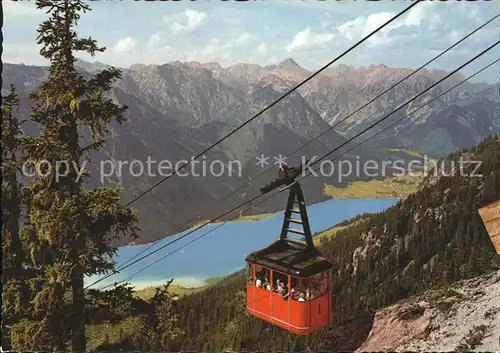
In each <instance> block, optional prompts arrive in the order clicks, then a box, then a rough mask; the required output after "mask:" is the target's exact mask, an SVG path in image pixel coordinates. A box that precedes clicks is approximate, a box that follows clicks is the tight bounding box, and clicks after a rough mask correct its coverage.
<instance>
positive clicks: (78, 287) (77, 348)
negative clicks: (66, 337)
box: [71, 266, 86, 353]
mask: <svg viewBox="0 0 500 353" xmlns="http://www.w3.org/2000/svg"><path fill="white" fill-rule="evenodd" d="M71 286H72V290H73V312H72V316H73V318H74V320H72V321H73V330H72V334H71V349H72V351H73V352H79V353H84V352H85V346H86V337H85V292H84V290H83V287H84V281H83V272H82V271H81V269H80V267H79V266H77V268H75V270H74V271H73V273H72V278H71Z"/></svg>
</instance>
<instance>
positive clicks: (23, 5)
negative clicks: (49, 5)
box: [2, 1, 46, 18]
mask: <svg viewBox="0 0 500 353" xmlns="http://www.w3.org/2000/svg"><path fill="white" fill-rule="evenodd" d="M2 8H3V12H4V14H5V17H7V18H12V17H14V16H16V17H24V16H46V14H45V11H44V10H39V9H37V8H36V5H35V2H34V1H22V2H21V1H2Z"/></svg>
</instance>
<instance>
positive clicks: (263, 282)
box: [255, 265, 271, 290]
mask: <svg viewBox="0 0 500 353" xmlns="http://www.w3.org/2000/svg"><path fill="white" fill-rule="evenodd" d="M255 277H256V279H255V286H256V287H257V288H263V289H267V290H271V285H270V284H271V283H270V281H269V278H270V273H269V269H268V268H265V267H262V266H258V265H256V266H255Z"/></svg>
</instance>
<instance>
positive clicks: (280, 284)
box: [273, 271, 290, 300]
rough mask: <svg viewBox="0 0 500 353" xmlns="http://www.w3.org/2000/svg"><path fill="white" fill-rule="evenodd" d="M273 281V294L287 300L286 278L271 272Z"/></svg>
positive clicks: (283, 275)
mask: <svg viewBox="0 0 500 353" xmlns="http://www.w3.org/2000/svg"><path fill="white" fill-rule="evenodd" d="M273 281H274V283H273V289H274V292H276V293H278V294H279V295H281V297H282V298H283V299H285V300H286V299H288V297H289V294H290V293H289V289H288V276H287V275H285V274H283V273H279V272H276V271H273Z"/></svg>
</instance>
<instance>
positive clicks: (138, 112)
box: [2, 59, 500, 245]
mask: <svg viewBox="0 0 500 353" xmlns="http://www.w3.org/2000/svg"><path fill="white" fill-rule="evenodd" d="M76 65H77V66H78V67H79V69H80V70H81V71H82V73H84V74H90V73H93V72H95V71H96V70H101V69H103V68H106V67H107V65H104V64H100V63H88V62H84V61H81V60H79V61H77V63H76ZM410 72H411V69H405V68H391V67H387V66H385V65H372V66H368V67H360V68H355V67H351V66H347V65H343V64H341V65H337V66H332V67H331V68H329V69H327V70H325V71H324V72H323V73H322V74H321V75H319V76H318V77H316V78H314V79H312V80H310V81H309V82H307V83H306V84H304V85H303V86H301V87H300V88H299V89H298V90H296V91H295V92H294V93H292V94H290V95H289V96H288V97H286V98H284V99H283V100H281V101H280V102H279V103H277V104H276V105H275V106H273V107H272V108H270V109H268V110H267V111H266V112H265V113H263V114H262V115H261V116H260V117H258V118H257V119H255V120H254V121H252V122H251V123H249V124H247V125H246V126H244V127H243V128H241V129H239V131H237V132H236V133H235V134H234V135H232V136H230V137H228V138H227V139H224V141H222V142H221V143H220V144H218V145H217V146H216V147H215V148H213V149H211V150H210V151H208V152H207V153H205V154H204V155H203V157H202V158H200V160H205V161H206V163H207V166H210V164H211V163H212V162H213V161H215V160H219V161H221V162H222V163H223V164H224V173H223V175H222V176H214V175H210V173H208V174H207V175H206V176H203V177H199V176H198V177H197V176H195V175H194V174H193V170H194V173H200V172H203V168H202V167H200V166H199V165H198V166H197V167H195V168H193V167H192V166H193V164H192V165H190V166H187V167H186V171H187V172H188V173H189V174H190V175H188V176H182V177H181V176H172V177H171V180H168V181H165V182H164V183H162V184H161V185H159V186H158V187H156V188H154V189H153V190H152V191H151V192H149V193H147V194H146V195H145V196H144V197H142V198H140V199H139V200H137V202H135V203H134V204H133V206H134V207H136V208H137V209H138V214H139V219H140V227H141V229H142V233H141V238H140V239H139V240H138V242H139V243H144V242H148V241H152V240H155V239H158V238H162V237H164V236H166V235H168V234H173V233H177V232H180V231H182V230H184V229H186V228H187V227H188V226H189V225H192V224H194V223H196V222H198V221H200V220H206V219H211V218H213V217H215V216H218V215H219V214H221V213H223V212H224V211H226V210H228V209H230V208H232V207H234V206H236V205H238V204H239V203H241V202H243V201H245V200H248V199H249V198H251V197H253V196H254V195H256V194H258V192H259V188H260V187H262V186H263V185H264V184H267V183H268V182H269V181H271V180H273V179H275V178H276V176H277V170H276V167H273V166H272V164H273V163H274V161H275V160H273V157H278V156H279V154H281V155H283V156H286V155H288V154H290V153H291V152H293V151H295V150H296V149H298V148H299V147H301V146H302V145H304V144H305V143H306V142H307V141H310V140H312V139H313V138H315V137H316V136H318V135H319V134H320V133H322V132H323V131H325V130H327V129H328V128H330V127H332V126H333V125H336V126H335V128H334V129H332V131H330V132H329V133H327V134H325V135H324V136H322V137H321V138H319V139H318V140H317V141H315V142H313V143H311V144H310V145H308V146H307V147H306V148H304V149H303V150H301V151H300V152H298V153H296V155H295V157H294V158H288V159H287V160H286V161H287V162H288V163H289V164H297V163H299V162H300V161H303V160H304V159H310V158H313V157H314V156H321V155H323V154H324V153H326V152H328V151H331V150H333V149H335V148H336V147H338V146H339V145H341V144H343V143H345V142H346V141H347V139H349V138H350V137H351V136H354V135H355V134H357V133H358V132H360V131H361V130H362V129H363V128H365V127H366V126H367V125H369V124H371V123H373V122H375V121H376V120H378V119H380V118H382V117H383V116H384V115H386V114H388V113H390V112H391V111H392V110H393V109H394V108H396V107H398V106H399V105H401V104H402V103H404V102H405V101H407V100H408V99H410V98H412V97H413V96H415V95H416V94H418V93H419V92H420V91H422V90H423V89H425V88H426V87H428V86H430V85H431V84H433V83H434V82H436V81H437V80H439V79H440V78H441V77H443V76H444V75H445V74H446V72H444V71H442V70H427V69H424V70H421V71H420V72H418V73H417V74H415V75H413V76H412V77H411V78H409V79H408V80H405V81H404V82H403V83H402V84H400V85H399V86H398V87H397V88H396V89H394V90H391V91H390V92H388V93H387V94H385V95H384V96H382V97H381V98H380V99H378V100H377V101H375V102H374V103H373V104H370V105H369V106H368V107H367V108H365V109H363V110H362V111H361V112H359V113H357V114H354V115H353V116H351V117H349V118H348V119H347V120H346V121H345V122H343V123H341V124H339V121H340V120H341V119H344V117H346V116H347V115H348V114H349V113H351V112H353V111H354V110H356V109H357V108H358V107H359V106H361V105H362V104H364V103H365V102H367V101H369V100H370V99H372V98H373V97H375V96H376V95H377V94H379V93H381V92H383V91H384V90H386V89H387V88H389V87H390V86H391V85H393V84H394V83H396V82H397V81H398V80H400V79H401V78H403V77H405V76H406V75H408V74H409V73H410ZM47 74H48V68H47V67H37V66H25V65H17V64H4V66H3V73H2V79H3V84H2V94H4V93H5V90H6V89H8V85H9V84H13V85H14V87H15V88H16V90H17V93H18V94H19V96H20V99H21V104H20V111H19V112H20V113H19V114H20V115H22V116H23V117H24V118H26V117H28V114H29V106H30V102H29V101H28V99H27V98H26V94H27V92H29V91H31V90H33V89H34V88H36V87H37V85H38V84H39V83H40V82H41V81H42V80H43V79H44V78H46V77H47ZM310 74H312V72H309V71H307V70H305V69H304V68H302V67H300V66H299V65H298V64H297V63H296V62H295V61H294V60H293V59H287V60H285V61H283V62H281V63H279V64H277V65H269V66H259V65H253V64H236V65H233V66H230V67H227V68H223V67H222V66H221V65H219V64H218V63H198V62H187V63H181V62H171V63H167V64H164V65H142V64H137V65H132V66H131V67H130V68H127V69H123V71H122V78H121V79H120V80H119V81H118V82H117V83H116V85H115V86H114V87H113V88H112V90H111V91H110V92H109V97H110V98H111V99H112V100H113V101H115V102H116V103H118V104H120V105H126V106H128V107H129V109H128V110H127V112H126V114H125V118H126V122H125V123H124V124H122V125H118V124H113V125H112V134H111V136H110V138H109V139H108V141H107V143H106V145H105V148H104V149H103V151H101V152H99V153H98V154H96V155H95V156H94V157H93V158H92V161H91V162H90V163H89V164H88V169H90V171H91V178H90V180H89V182H88V183H89V186H98V185H100V184H101V183H112V184H122V185H123V186H124V188H125V192H124V196H123V197H124V201H129V200H131V199H133V198H135V197H136V196H137V195H139V194H141V192H143V191H145V190H146V189H148V188H149V187H150V186H151V185H153V184H155V183H157V182H159V181H160V180H161V179H162V176H161V175H159V174H158V170H157V168H158V163H159V162H160V161H162V160H167V161H169V162H170V164H168V162H167V166H169V167H170V169H168V171H167V173H169V172H172V171H173V170H174V169H175V168H176V167H177V168H178V167H180V166H181V165H182V164H183V163H184V162H182V160H186V161H187V160H190V159H191V158H192V157H194V156H196V155H198V154H200V153H201V152H203V151H204V150H205V149H207V148H208V147H209V146H210V145H211V144H212V143H214V142H216V141H218V140H219V139H221V138H222V137H224V136H225V135H227V134H228V133H230V132H231V131H232V130H234V129H235V128H237V127H238V126H239V125H240V124H242V123H243V122H245V121H247V120H248V119H249V118H250V117H252V116H253V115H255V114H256V113H258V112H259V111H260V110H262V109H264V108H266V107H267V106H269V105H270V104H272V103H273V102H274V101H275V100H276V99H278V98H280V97H281V96H282V95H283V94H284V93H285V92H287V91H288V90H290V89H291V88H292V87H294V86H295V85H297V84H298V83H300V82H301V81H302V80H303V79H305V78H307V77H308V76H309V75H310ZM462 79H463V77H462V76H461V75H459V74H457V75H454V76H452V77H451V78H450V79H448V80H446V81H444V82H443V83H442V84H440V85H438V86H437V87H436V88H435V89H433V90H431V91H430V92H429V93H428V94H426V95H423V96H422V97H420V98H419V99H418V100H417V101H415V102H412V103H411V104H410V106H409V107H405V109H402V110H401V111H400V112H397V113H396V114H394V116H393V117H391V118H390V119H389V120H388V122H386V123H385V124H382V125H383V126H381V128H383V127H384V126H387V124H389V123H391V122H392V121H393V119H397V118H399V117H402V116H403V115H402V114H406V113H408V112H409V111H411V110H413V109H414V108H415V107H418V106H420V105H421V104H423V103H425V102H426V101H428V100H430V99H431V98H432V97H435V96H436V95H437V94H439V93H441V92H443V90H446V89H447V88H449V87H450V86H451V85H453V84H455V83H456V82H458V81H460V80H462ZM497 91H498V87H496V85H487V84H480V83H465V84H463V85H461V86H459V87H458V88H457V89H455V90H453V91H451V92H449V93H447V94H446V95H444V96H443V97H442V98H440V99H438V100H436V101H435V102H433V103H431V104H430V105H429V106H427V107H425V108H424V109H422V110H420V111H418V112H417V113H416V114H414V115H412V116H411V118H409V119H406V120H405V121H404V122H402V123H400V124H397V125H395V126H394V127H393V128H391V129H390V130H388V131H387V132H385V133H383V134H381V135H380V136H379V137H377V139H376V140H371V141H370V142H368V143H365V144H363V145H361V146H360V147H359V148H357V149H356V150H353V151H352V152H350V153H348V154H347V155H345V156H342V159H348V160H351V162H354V161H355V159H359V160H360V161H361V162H363V161H366V160H376V161H382V160H387V159H390V160H395V159H403V160H405V161H408V160H410V159H415V157H414V155H413V153H411V154H410V153H407V152H404V151H405V150H411V151H416V152H419V153H423V154H430V155H432V156H433V157H441V156H443V155H447V154H448V153H450V152H453V151H455V150H457V149H463V148H466V147H470V146H472V145H475V144H477V143H478V142H479V141H480V140H481V139H482V138H484V137H485V136H488V135H491V134H494V133H498V132H500V119H499V117H500V106H499V98H500V97H499V95H498V92H497ZM337 125H338V126H337ZM24 130H25V131H24V132H25V133H26V134H27V135H31V134H35V133H37V131H38V126H36V125H34V124H33V123H29V124H27V125H26V126H25V127H24ZM375 131H376V130H375ZM82 134H84V135H85V132H82ZM371 134H372V133H368V134H366V135H363V136H362V137H361V140H363V139H365V138H367V137H369V136H370V135H371ZM361 140H358V139H357V140H356V141H361ZM351 146H353V144H349V145H347V146H346V147H343V148H340V149H339V151H338V152H336V153H334V154H332V155H331V156H329V158H330V159H332V160H333V159H335V158H336V157H338V156H340V155H341V153H342V152H343V151H346V149H348V148H350V147H351ZM261 155H263V156H267V157H269V160H268V163H269V165H268V166H267V167H271V168H270V170H269V171H268V172H266V173H264V174H263V175H262V176H260V175H261V173H263V170H264V169H263V168H261V167H259V166H257V165H256V162H257V160H256V157H258V156H261ZM302 156H303V157H304V159H302ZM134 160H137V161H140V162H141V163H142V164H143V166H144V168H146V161H147V160H150V161H153V162H154V163H153V166H152V171H153V172H152V173H149V175H148V173H142V174H141V175H138V176H134V175H132V174H131V173H130V171H129V167H130V168H132V167H131V164H135V165H136V167H134V168H132V170H131V172H132V173H137V174H139V172H138V168H137V163H132V162H133V161H134ZM179 161H180V162H179ZM235 161H237V163H236V162H235ZM120 162H121V163H122V165H123V167H124V168H125V169H124V170H123V173H121V175H120V174H119V173H114V174H113V175H107V174H106V175H103V174H102V173H106V172H110V171H111V166H112V165H114V168H115V170H116V168H118V165H119V163H120ZM177 162H178V164H177V166H176V165H175V164H176V163H177ZM102 163H104V164H102ZM163 165H165V163H163ZM229 165H232V166H233V169H231V170H232V172H233V174H232V175H229V169H228V166H229ZM99 169H101V173H99ZM219 169H220V165H219V166H217V165H215V164H214V170H215V173H217V171H219ZM239 169H241V173H240V170H239ZM392 172H393V170H390V171H389V175H390V174H391V173H392ZM108 174H111V173H108ZM164 175H166V174H164ZM360 178H361V179H370V178H371V177H370V176H368V175H366V173H364V172H361V173H359V174H357V175H350V176H347V177H344V179H343V180H339V176H338V172H337V171H336V172H335V173H334V174H333V175H332V176H330V177H321V176H319V177H313V178H312V179H311V180H310V181H308V182H304V183H303V188H304V192H305V194H306V199H307V201H308V202H318V201H322V200H325V199H326V198H327V196H325V195H324V194H323V186H324V184H325V183H326V184H332V185H340V186H342V185H346V183H348V182H350V181H353V180H355V179H360ZM246 183H247V184H248V185H245V184H246ZM240 186H243V187H242V188H241V190H239V191H238V192H236V193H235V194H233V195H232V196H231V197H228V198H226V199H224V198H225V196H226V195H228V194H229V193H231V192H232V190H234V189H235V188H238V187H240ZM220 199H224V200H223V201H222V202H220V203H219V204H217V202H218V201H219V200H220ZM254 203H255V202H254ZM282 203H283V199H282V198H281V197H277V198H271V199H269V201H266V202H265V203H263V204H261V205H258V206H256V207H255V208H253V209H251V210H249V211H248V213H249V214H257V213H264V212H272V211H277V210H279V209H282V208H283V205H282ZM214 204H217V205H216V206H214ZM239 212H240V211H239V210H237V211H235V212H232V213H230V214H228V215H226V216H225V217H224V219H231V218H237V217H238V216H239V215H240V213H239ZM196 215H199V216H198V217H197V218H196V217H195V216H196ZM193 218H196V219H193ZM125 243H127V240H126V239H122V240H120V242H119V244H118V245H122V244H125Z"/></svg>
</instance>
